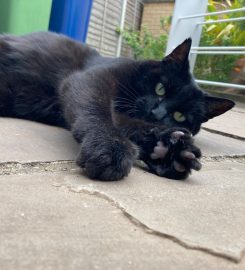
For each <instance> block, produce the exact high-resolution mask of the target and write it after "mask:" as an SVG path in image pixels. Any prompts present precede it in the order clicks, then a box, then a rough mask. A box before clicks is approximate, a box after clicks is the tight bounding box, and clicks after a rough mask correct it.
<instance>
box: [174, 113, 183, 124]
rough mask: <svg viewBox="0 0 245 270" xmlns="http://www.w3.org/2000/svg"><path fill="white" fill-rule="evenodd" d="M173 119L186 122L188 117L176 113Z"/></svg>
mask: <svg viewBox="0 0 245 270" xmlns="http://www.w3.org/2000/svg"><path fill="white" fill-rule="evenodd" d="M173 117H174V120H175V121H176V122H184V121H185V120H186V117H185V116H184V115H183V114H182V113H181V112H175V113H174V114H173Z"/></svg>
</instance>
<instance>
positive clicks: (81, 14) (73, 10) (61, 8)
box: [49, 0, 93, 42]
mask: <svg viewBox="0 0 245 270" xmlns="http://www.w3.org/2000/svg"><path fill="white" fill-rule="evenodd" d="M92 4H93V0H53V3H52V9H51V16H50V22H49V30H50V31H54V32H58V33H62V34H65V35H67V36H69V37H71V38H73V39H76V40H78V41H81V42H85V41H86V36H87V32H88V26H89V18H90V14H91V9H92Z"/></svg>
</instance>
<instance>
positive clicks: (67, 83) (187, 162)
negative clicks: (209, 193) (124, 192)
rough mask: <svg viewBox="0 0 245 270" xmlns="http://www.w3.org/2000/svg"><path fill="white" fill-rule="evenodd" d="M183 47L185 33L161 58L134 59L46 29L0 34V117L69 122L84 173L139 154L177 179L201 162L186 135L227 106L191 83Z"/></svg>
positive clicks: (122, 167) (116, 168) (118, 172)
mask: <svg viewBox="0 0 245 270" xmlns="http://www.w3.org/2000/svg"><path fill="white" fill-rule="evenodd" d="M190 47H191V39H187V40H185V41H184V42H183V43H182V44H181V45H179V46H178V47H177V48H176V49H175V50H174V51H173V52H172V53H171V54H170V55H168V56H167V57H165V58H164V59H163V60H162V61H136V60H131V59H126V58H106V57H102V56H100V55H99V54H98V53H97V52H96V51H95V50H93V49H91V48H89V47H87V46H85V45H82V44H80V43H78V42H76V41H73V40H71V39H69V38H67V37H65V36H62V35H58V34H54V33H50V32H41V33H33V34H30V35H25V36H20V37H16V36H11V35H0V116H7V117H17V118H24V119H29V120H34V121H39V122H42V123H46V124H51V125H57V126H61V127H65V128H68V129H70V130H71V131H72V134H73V136H74V138H75V139H76V140H77V141H78V142H79V143H80V152H79V155H78V158H77V164H78V165H79V166H81V167H82V168H84V171H85V172H86V174H87V175H88V176H89V177H90V178H96V179H101V180H117V179H121V178H123V177H124V176H126V175H128V173H129V171H130V169H131V167H132V165H133V162H134V161H135V159H137V158H138V159H141V160H143V161H144V162H145V163H146V164H147V165H148V167H149V169H150V170H151V171H152V172H154V173H156V174H158V175H160V176H164V177H168V178H173V179H184V178H186V177H187V176H188V174H189V173H190V171H191V169H195V170H199V169H200V168H201V165H200V162H199V158H200V157H201V152H200V150H199V149H198V148H197V147H196V146H195V145H194V144H193V139H192V135H191V134H193V135H195V134H196V133H197V132H198V131H199V129H200V126H201V124H202V123H203V122H205V121H207V120H208V119H210V118H212V117H215V116H218V115H220V114H222V113H224V112H226V111H227V110H229V109H231V108H232V107H233V106H234V103H233V102H232V101H230V100H227V99H221V98H216V97H211V96H208V95H207V94H206V93H204V92H202V91H201V90H200V89H199V88H198V87H197V85H196V84H195V82H194V80H193V78H192V76H191V75H190V73H189V63H188V54H189V50H190Z"/></svg>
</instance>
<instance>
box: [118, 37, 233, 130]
mask: <svg viewBox="0 0 245 270" xmlns="http://www.w3.org/2000/svg"><path fill="white" fill-rule="evenodd" d="M190 47H191V39H187V40H185V41H184V42H183V43H182V44H180V45H179V46H178V47H177V48H176V49H174V50H173V52H172V53H170V54H169V55H168V56H166V57H165V58H164V59H163V60H162V61H142V62H140V64H139V66H138V68H137V72H136V73H135V76H133V79H132V80H131V83H130V84H128V85H127V86H126V85H125V88H126V87H127V91H126V90H125V91H123V89H122V91H121V93H120V97H119V103H118V104H120V101H121V102H122V103H121V104H124V106H121V108H120V106H119V108H117V109H119V110H120V111H124V113H127V114H128V115H129V116H130V117H134V118H139V119H144V120H146V121H149V122H155V123H159V124H163V125H165V126H167V127H185V128H187V129H189V130H190V131H191V132H192V134H196V133H197V132H198V131H199V130H200V127H201V124H202V123H203V122H206V121H208V120H209V119H211V118H213V117H216V116H218V115H221V114H223V113H224V112H226V111H228V110H230V109H231V108H232V107H233V106H234V105H235V104H234V102H233V101H231V100H228V99H223V98H219V97H213V96H210V95H208V94H207V93H205V92H203V91H202V90H201V89H200V88H199V87H198V86H197V84H196V83H195V81H194V79H193V77H192V75H191V74H190V71H189V60H188V55H189V51H190ZM127 100H128V101H127ZM127 102H128V106H126V105H125V104H126V103H127Z"/></svg>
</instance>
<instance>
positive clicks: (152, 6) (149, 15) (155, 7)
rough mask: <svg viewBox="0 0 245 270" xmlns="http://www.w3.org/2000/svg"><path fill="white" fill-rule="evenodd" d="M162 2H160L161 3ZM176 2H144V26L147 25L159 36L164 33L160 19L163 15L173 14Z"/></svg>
mask: <svg viewBox="0 0 245 270" xmlns="http://www.w3.org/2000/svg"><path fill="white" fill-rule="evenodd" d="M159 2H160V3H159ZM161 2H162V3H161ZM173 9H174V3H173V2H166V1H164V2H163V1H158V2H156V3H146V2H145V4H144V11H143V17H142V26H146V27H147V28H148V29H149V30H150V31H151V32H152V33H153V35H155V36H157V35H160V34H161V33H163V30H162V29H161V25H160V20H161V18H163V17H167V16H171V15H172V14H173Z"/></svg>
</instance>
